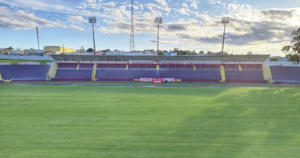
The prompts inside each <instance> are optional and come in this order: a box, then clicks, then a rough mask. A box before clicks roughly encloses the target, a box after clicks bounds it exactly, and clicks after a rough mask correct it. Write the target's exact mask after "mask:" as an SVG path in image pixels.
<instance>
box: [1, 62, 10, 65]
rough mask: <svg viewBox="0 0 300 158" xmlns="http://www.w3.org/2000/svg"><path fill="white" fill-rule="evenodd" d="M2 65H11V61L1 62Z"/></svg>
mask: <svg viewBox="0 0 300 158" xmlns="http://www.w3.org/2000/svg"><path fill="white" fill-rule="evenodd" d="M0 65H10V62H3V63H0Z"/></svg>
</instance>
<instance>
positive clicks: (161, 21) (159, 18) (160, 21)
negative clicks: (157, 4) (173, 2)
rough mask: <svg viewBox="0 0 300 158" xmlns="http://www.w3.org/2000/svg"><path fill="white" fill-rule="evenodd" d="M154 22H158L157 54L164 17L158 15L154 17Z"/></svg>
mask: <svg viewBox="0 0 300 158" xmlns="http://www.w3.org/2000/svg"><path fill="white" fill-rule="evenodd" d="M154 23H155V24H157V55H158V54H159V24H162V23H163V18H161V17H156V18H154Z"/></svg>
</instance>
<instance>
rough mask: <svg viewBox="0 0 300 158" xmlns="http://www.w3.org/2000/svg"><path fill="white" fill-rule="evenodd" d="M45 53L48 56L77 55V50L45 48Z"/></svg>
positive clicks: (59, 47)
mask: <svg viewBox="0 0 300 158" xmlns="http://www.w3.org/2000/svg"><path fill="white" fill-rule="evenodd" d="M44 52H45V53H46V54H48V53H49V54H61V53H76V50H74V49H72V48H66V47H61V46H45V47H44Z"/></svg>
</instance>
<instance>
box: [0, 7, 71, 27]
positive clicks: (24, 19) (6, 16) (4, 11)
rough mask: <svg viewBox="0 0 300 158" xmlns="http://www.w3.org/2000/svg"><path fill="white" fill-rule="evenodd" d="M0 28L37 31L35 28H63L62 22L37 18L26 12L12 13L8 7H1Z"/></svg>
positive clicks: (17, 11)
mask: <svg viewBox="0 0 300 158" xmlns="http://www.w3.org/2000/svg"><path fill="white" fill-rule="evenodd" d="M0 15H1V16H0V27H3V28H8V29H14V30H28V29H35V27H37V26H40V27H63V28H66V27H65V26H63V25H62V24H61V23H60V21H58V22H53V21H48V20H46V19H43V18H40V17H37V16H35V15H34V14H32V13H28V12H26V11H24V10H16V11H15V12H11V11H10V10H9V9H8V8H7V7H4V6H0Z"/></svg>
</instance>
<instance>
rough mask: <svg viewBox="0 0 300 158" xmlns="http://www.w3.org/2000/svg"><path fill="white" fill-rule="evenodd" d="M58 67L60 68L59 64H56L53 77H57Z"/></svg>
mask: <svg viewBox="0 0 300 158" xmlns="http://www.w3.org/2000/svg"><path fill="white" fill-rule="evenodd" d="M57 68H58V64H56V65H55V68H54V73H53V75H52V78H55V76H56V72H57Z"/></svg>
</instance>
